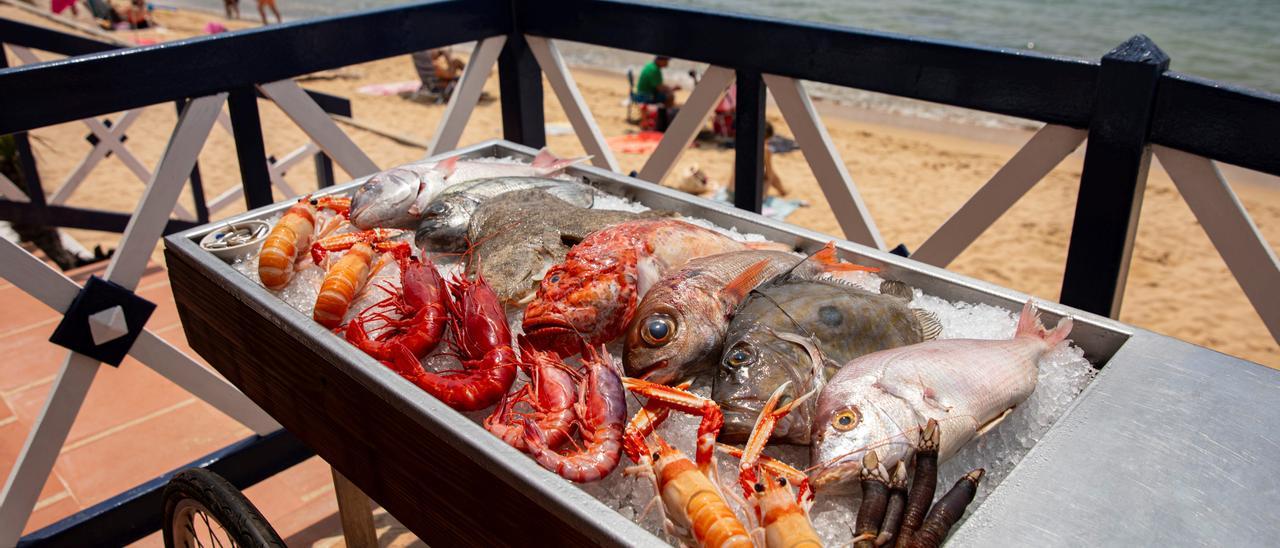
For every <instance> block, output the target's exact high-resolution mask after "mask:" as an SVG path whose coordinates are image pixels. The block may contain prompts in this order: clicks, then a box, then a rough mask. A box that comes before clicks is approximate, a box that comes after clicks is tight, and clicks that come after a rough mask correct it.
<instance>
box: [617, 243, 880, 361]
mask: <svg viewBox="0 0 1280 548" xmlns="http://www.w3.org/2000/svg"><path fill="white" fill-rule="evenodd" d="M859 270H873V269H869V268H867V267H862V266H858V265H854V264H849V263H844V262H841V261H840V259H839V258H837V257H836V251H835V245H834V243H832V244H827V246H826V247H825V248H823V249H822V251H819V252H818V253H816V254H814V255H813V256H812V257H808V258H806V257H802V256H799V255H796V254H794V253H786V252H782V251H763V250H747V251H731V252H729V253H721V254H718V255H710V256H707V257H701V258H697V259H693V260H691V261H689V262H687V263H685V264H684V266H682V267H680V268H679V269H678V270H675V271H672V272H670V273H669V274H667V275H665V276H663V277H662V279H661V280H659V281H658V283H657V284H655V285H654V286H653V288H652V289H650V290H649V291H648V292H647V293H645V295H644V298H643V299H641V301H640V304H639V306H637V307H636V313H635V317H634V319H633V320H632V321H631V324H630V325H629V326H628V327H627V338H626V347H625V351H624V353H623V362H622V363H623V365H624V366H625V367H626V370H627V375H628V376H631V377H638V378H642V379H644V380H647V381H650V382H656V383H660V384H669V383H672V382H675V381H678V380H682V379H684V378H686V377H689V376H691V375H694V374H697V373H700V372H702V371H703V370H705V369H707V368H708V366H710V365H712V364H713V363H714V362H715V360H716V358H719V357H720V346H721V344H723V343H724V335H725V331H726V330H727V329H728V327H729V319H730V318H732V317H733V314H734V311H735V310H736V309H737V308H738V305H739V304H741V303H742V301H743V300H744V299H746V298H747V295H749V294H750V293H751V290H753V289H755V288H756V287H757V286H759V285H760V284H762V283H764V282H765V281H767V280H769V279H771V278H773V277H775V276H778V275H780V274H784V273H786V274H788V276H793V277H796V278H815V277H818V276H824V275H825V276H838V275H839V274H840V273H842V272H843V273H848V272H854V271H859Z"/></svg>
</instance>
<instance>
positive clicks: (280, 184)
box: [241, 141, 320, 198]
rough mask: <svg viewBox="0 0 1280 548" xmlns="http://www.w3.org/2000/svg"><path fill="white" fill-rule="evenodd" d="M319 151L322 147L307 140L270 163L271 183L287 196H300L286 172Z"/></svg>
mask: <svg viewBox="0 0 1280 548" xmlns="http://www.w3.org/2000/svg"><path fill="white" fill-rule="evenodd" d="M318 153H320V147H318V146H316V144H315V143H314V142H312V141H307V144H305V145H302V146H300V147H298V149H297V150H295V151H293V152H290V153H288V154H286V155H285V157H284V158H281V159H279V160H277V161H276V162H275V163H274V164H269V165H268V166H267V176H268V177H270V178H271V184H272V185H274V186H275V187H276V188H278V189H280V192H282V193H284V197H285V198H296V197H298V192H297V191H295V190H293V187H292V186H289V183H288V181H285V179H284V175H285V172H287V171H289V168H292V167H293V166H294V165H295V164H297V163H298V162H301V161H303V160H306V159H307V158H310V157H312V156H315V155H316V154H318ZM243 191H244V188H243V187H241V192H243Z"/></svg>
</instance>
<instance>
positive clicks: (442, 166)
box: [436, 156, 460, 177]
mask: <svg viewBox="0 0 1280 548" xmlns="http://www.w3.org/2000/svg"><path fill="white" fill-rule="evenodd" d="M458 158H460V157H459V156H453V157H451V158H445V159H443V160H440V163H438V164H436V168H437V169H439V170H440V171H443V172H444V176H445V177H448V176H450V175H453V170H455V169H457V168H458Z"/></svg>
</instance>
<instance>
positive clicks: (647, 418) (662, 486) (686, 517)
mask: <svg viewBox="0 0 1280 548" xmlns="http://www.w3.org/2000/svg"><path fill="white" fill-rule="evenodd" d="M624 382H625V384H626V386H627V389H629V390H631V391H633V392H636V393H638V394H641V395H645V396H648V397H649V401H648V402H646V403H645V406H644V407H643V408H642V409H641V410H640V411H639V412H638V413H636V415H635V416H634V417H632V419H631V422H630V424H629V425H628V426H627V430H626V438H625V439H626V441H625V445H624V447H625V450H626V453H627V457H628V458H630V459H631V460H632V461H633V462H636V463H637V466H635V467H633V468H630V469H628V473H631V474H640V475H643V476H646V477H649V478H650V479H652V480H653V485H654V489H655V491H656V492H657V496H658V500H660V501H661V503H662V508H663V514H664V516H665V517H666V527H665V528H666V530H667V532H668V533H671V534H673V535H675V536H677V537H678V538H680V540H681V542H682V543H683V544H685V545H696V546H708V547H722V546H724V547H749V546H752V545H753V543H752V540H751V534H750V533H749V532H748V530H747V527H746V526H745V525H743V523H742V520H739V519H738V516H737V514H735V513H734V511H733V508H732V507H731V506H730V505H729V503H728V502H727V500H726V498H725V494H724V492H723V491H721V489H720V486H719V485H718V484H717V483H716V482H715V481H714V480H713V479H712V478H713V475H714V472H713V471H714V469H715V460H714V459H715V453H714V451H715V438H716V434H717V432H718V431H719V429H720V425H721V424H723V422H724V420H723V418H722V417H721V415H720V409H719V407H717V406H716V404H715V402H713V401H711V400H708V399H706V398H702V397H699V396H697V395H694V394H691V393H689V392H686V391H685V390H683V388H682V387H671V386H664V385H660V384H655V383H651V382H648V381H644V380H641V379H632V378H628V379H625V380H624ZM685 386H687V385H685ZM672 411H680V412H685V413H691V414H694V415H699V416H701V417H702V420H701V422H700V423H699V426H698V438H697V447H696V449H695V460H694V461H690V460H689V457H687V456H685V455H684V453H682V452H680V450H679V449H676V448H674V447H672V446H671V445H670V444H668V443H667V442H666V440H664V439H662V437H660V436H659V435H658V434H657V433H656V432H655V431H654V430H655V429H656V428H657V427H658V425H660V424H661V423H662V422H663V421H664V420H665V419H666V417H667V416H668V414H669V413H671V412H672ZM650 437H652V438H654V442H653V443H650V442H649V441H648V439H649V438H650Z"/></svg>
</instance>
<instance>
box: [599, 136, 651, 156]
mask: <svg viewBox="0 0 1280 548" xmlns="http://www.w3.org/2000/svg"><path fill="white" fill-rule="evenodd" d="M661 140H662V132H661V131H641V132H639V133H628V134H626V135H618V136H615V137H610V138H609V139H608V141H609V148H611V149H613V150H616V151H618V152H621V153H623V154H652V153H653V150H654V149H656V148H658V141H661Z"/></svg>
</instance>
